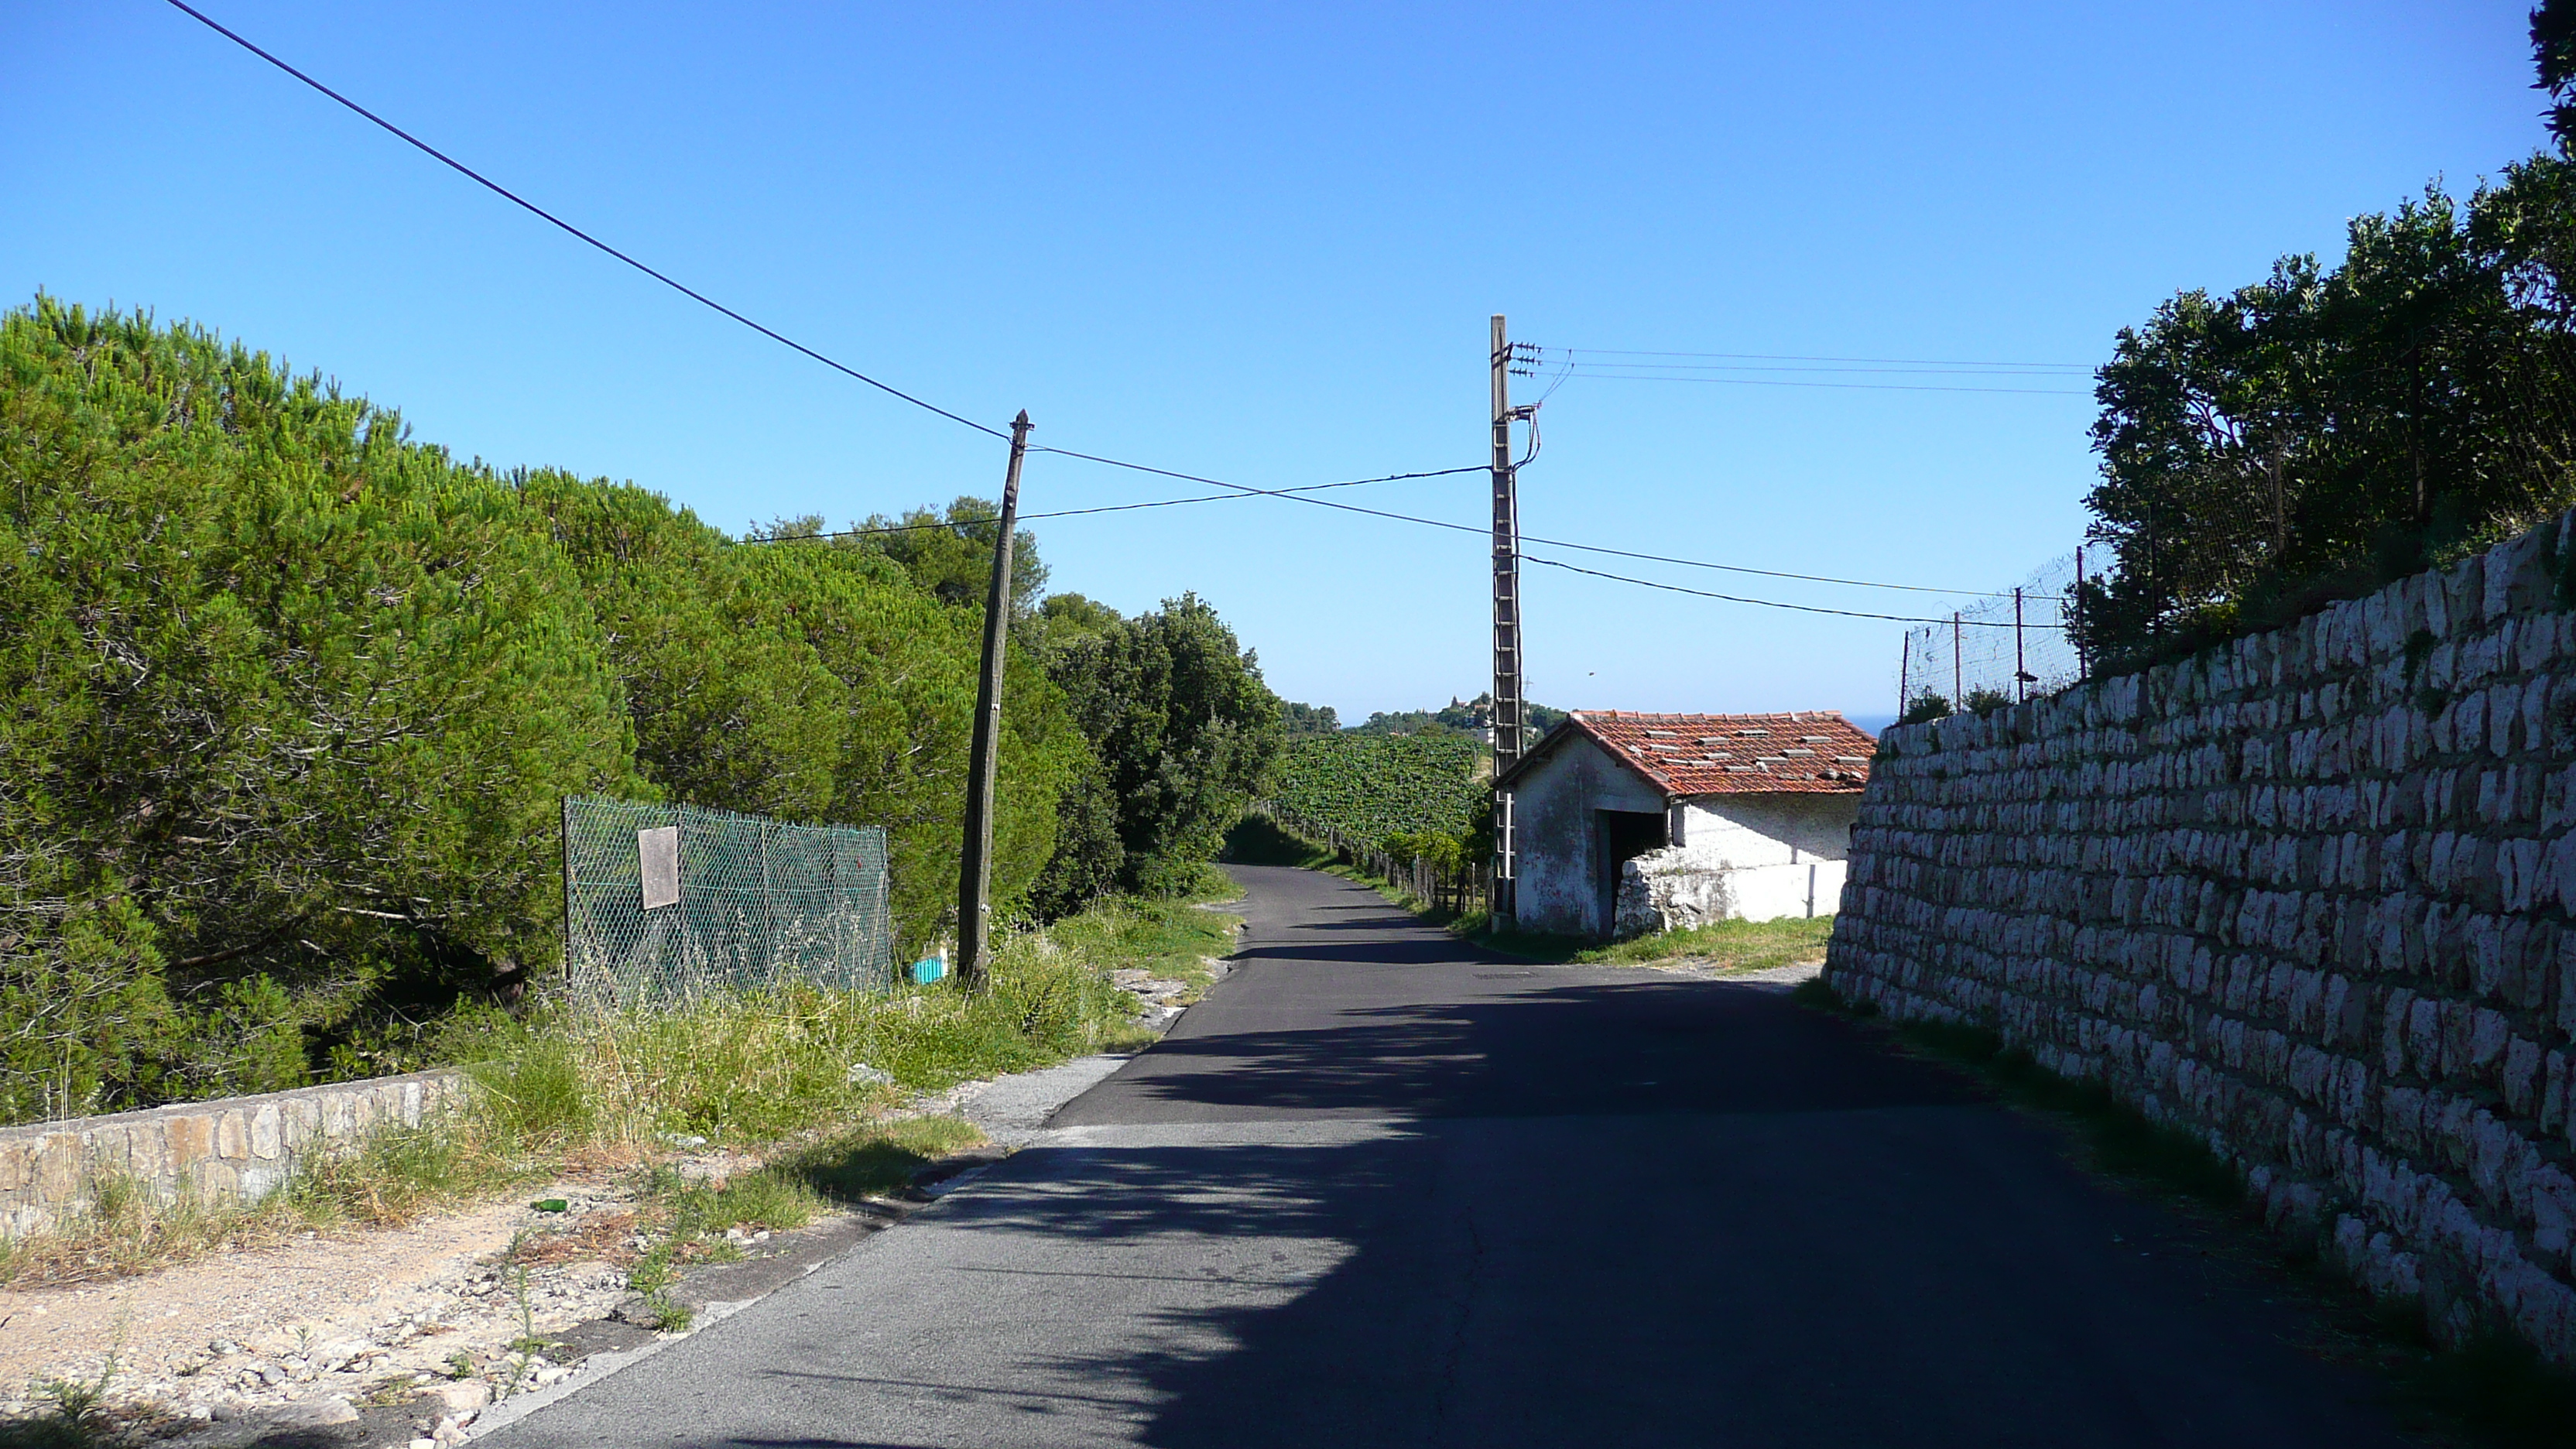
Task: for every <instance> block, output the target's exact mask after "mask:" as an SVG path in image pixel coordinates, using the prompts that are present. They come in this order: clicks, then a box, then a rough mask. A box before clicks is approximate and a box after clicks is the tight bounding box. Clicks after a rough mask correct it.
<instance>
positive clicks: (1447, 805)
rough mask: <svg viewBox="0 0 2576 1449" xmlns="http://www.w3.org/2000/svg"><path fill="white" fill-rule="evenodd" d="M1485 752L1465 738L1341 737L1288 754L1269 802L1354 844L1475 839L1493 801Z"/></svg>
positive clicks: (1305, 742) (1282, 758)
mask: <svg viewBox="0 0 2576 1449" xmlns="http://www.w3.org/2000/svg"><path fill="white" fill-rule="evenodd" d="M1484 753H1485V752H1484V747H1483V746H1481V745H1479V744H1477V743H1476V741H1475V740H1474V739H1472V738H1470V737H1468V736H1465V735H1458V734H1437V735H1367V734H1355V733H1354V734H1342V735H1338V736H1333V737H1330V738H1324V739H1309V740H1300V741H1298V742H1297V743H1295V744H1293V745H1291V746H1289V747H1288V749H1287V750H1285V751H1284V752H1282V754H1281V755H1280V758H1279V767H1278V770H1277V772H1276V774H1275V777H1274V780H1273V783H1272V786H1271V791H1270V794H1271V798H1272V799H1274V800H1277V801H1278V802H1279V803H1280V804H1281V805H1283V806H1285V807H1287V808H1288V809H1290V810H1294V811H1296V812H1297V813H1298V814H1300V815H1303V816H1305V817H1306V818H1308V819H1310V820H1313V821H1315V822H1316V823H1317V824H1320V825H1327V826H1330V827H1332V828H1334V829H1336V830H1340V831H1342V832H1344V833H1345V834H1347V835H1349V836H1350V837H1351V838H1353V839H1355V840H1363V841H1370V842H1379V841H1384V840H1386V839H1387V838H1388V837H1389V836H1394V835H1413V834H1418V833H1423V832H1429V833H1431V834H1436V835H1445V836H1454V837H1461V838H1464V837H1469V836H1472V835H1473V833H1474V832H1475V830H1476V828H1477V825H1478V822H1479V820H1480V819H1481V817H1482V814H1483V812H1484V810H1485V808H1486V801H1487V797H1488V794H1489V791H1488V789H1487V786H1486V784H1485V781H1484V780H1483V779H1482V778H1481V777H1480V775H1479V767H1480V765H1481V763H1482V761H1483V759H1484Z"/></svg>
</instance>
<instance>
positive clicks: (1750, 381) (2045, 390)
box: [174, 0, 2093, 397]
mask: <svg viewBox="0 0 2576 1449" xmlns="http://www.w3.org/2000/svg"><path fill="white" fill-rule="evenodd" d="M174 3H175V0H174ZM1573 375H1574V376H1576V377H1589V378H1597V379H1600V380H1601V381H1604V382H1715V383H1732V384H1734V385H1735V386H1737V387H1830V388H1851V389H1859V390H1863V391H1869V392H1993V393H2011V394H2015V395H2018V396H2021V397H2091V396H2093V390H2092V389H2090V388H2070V387H1945V386H1941V385H1939V384H1936V383H1919V382H1806V381H1799V380H1794V379H1790V378H1779V377H1675V376H1671V375H1669V374H1664V373H1627V372H1596V371H1593V370H1591V369H1588V368H1584V367H1579V366H1578V367H1576V368H1575V369H1574V370H1573ZM1917 375H1918V376H1944V377H1948V376H1958V375H1959V374H1955V373H1939V374H1917Z"/></svg>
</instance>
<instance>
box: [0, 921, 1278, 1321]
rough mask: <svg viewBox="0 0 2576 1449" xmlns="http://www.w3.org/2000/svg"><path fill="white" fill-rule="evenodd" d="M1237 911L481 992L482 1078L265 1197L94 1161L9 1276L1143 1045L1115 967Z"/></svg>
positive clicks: (452, 1031)
mask: <svg viewBox="0 0 2576 1449" xmlns="http://www.w3.org/2000/svg"><path fill="white" fill-rule="evenodd" d="M1203 884H1204V887H1205V889H1204V890H1202V892H1201V893H1200V894H1201V895H1202V896H1207V897H1215V896H1223V895H1229V894H1231V893H1232V891H1233V886H1232V883H1231V882H1230V881H1226V880H1224V879H1223V878H1222V877H1221V876H1215V875H1213V874H1212V875H1211V878H1210V879H1209V880H1207V881H1206V882H1204V883H1203ZM1233 924H1234V922H1233V919H1232V918H1230V917H1226V916H1223V915H1219V914H1217V913H1215V912H1212V911H1207V910H1202V909H1200V908H1199V907H1198V906H1196V905H1195V904H1193V903H1192V902H1191V901H1189V900H1180V899H1174V900H1128V899H1114V900H1107V901H1102V902H1100V903H1098V904H1096V905H1095V906H1093V907H1092V908H1091V909H1089V910H1086V911H1084V912H1082V913H1080V914H1078V915H1075V916H1072V917H1068V918H1066V919H1065V920H1062V921H1058V922H1056V923H1054V924H1053V925H1051V926H1049V927H1047V928H1046V929H1044V930H1039V931H1021V932H1015V933H1012V934H1009V935H1006V936H1005V937H1003V938H1002V939H1001V940H1000V941H999V942H997V944H996V949H995V952H994V960H993V969H992V972H991V976H990V983H989V985H988V987H987V988H986V989H985V990H983V991H980V992H975V993H968V992H965V991H963V990H961V989H959V988H958V987H957V986H956V984H955V983H954V982H953V981H943V982H938V983H934V984H932V985H929V986H910V985H906V986H903V987H900V988H897V989H895V990H892V991H830V990H822V989H818V988H813V987H803V986H795V987H781V988H777V989H773V990H767V991H759V992H752V993H743V994H731V995H718V996H709V997H705V998H702V999H700V1000H698V1001H695V1002H690V1003H686V1004H684V1005H681V1006H679V1007H676V1008H674V1009H670V1010H659V1011H647V1010H629V1011H597V1010H574V1009H571V1008H569V1007H566V1006H560V1005H558V1006H555V1007H551V1008H541V1009H539V1010H538V1011H536V1012H535V1013H533V1014H532V1015H530V1016H529V1017H527V1018H526V1019H513V1018H511V1017H509V1016H507V1015H505V1014H503V1013H500V1012H498V1011H484V1012H476V1013H470V1014H468V1015H467V1016H464V1017H461V1018H459V1019H457V1020H456V1021H454V1022H452V1023H450V1025H449V1027H448V1029H447V1034H446V1035H445V1036H444V1037H443V1038H442V1039H441V1051H442V1053H443V1055H444V1056H445V1057H446V1058H447V1059H448V1060H452V1061H460V1062H466V1063H470V1065H469V1066H467V1068H466V1070H467V1071H468V1073H469V1074H470V1075H471V1077H472V1078H473V1081H474V1083H475V1090H474V1091H473V1092H472V1093H471V1094H470V1096H469V1099H468V1101H467V1103H466V1105H465V1106H464V1107H463V1108H462V1109H461V1110H459V1111H457V1112H455V1113H453V1114H450V1115H449V1116H447V1117H445V1118H442V1119H439V1120H435V1121H432V1122H429V1123H425V1124H423V1125H420V1126H417V1127H404V1128H392V1129H386V1130H381V1131H379V1132H378V1133H376V1134H375V1135H374V1136H373V1137H371V1138H370V1139H369V1140H368V1141H367V1142H366V1144H365V1145H364V1146H363V1147H362V1148H361V1149H359V1150H358V1151H356V1152H353V1153H350V1154H348V1155H345V1156H341V1157H337V1158H327V1159H312V1160H308V1161H307V1162H305V1163H304V1164H302V1165H301V1166H300V1167H299V1168H298V1169H297V1171H296V1172H295V1173H294V1174H293V1176H292V1177H290V1179H289V1180H288V1182H287V1183H286V1184H285V1185H284V1186H282V1187H281V1188H280V1189H279V1190H278V1191H276V1192H274V1193H271V1194H270V1195H269V1196H268V1197H267V1198H266V1199H264V1200H263V1201H261V1202H259V1203H257V1204H255V1205H248V1206H227V1207H222V1208H214V1207H209V1206H207V1205H205V1204H202V1203H200V1202H199V1201H198V1200H197V1199H196V1198H195V1197H194V1196H193V1195H191V1194H187V1193H181V1194H178V1195H176V1196H171V1197H162V1196H159V1195H156V1194H155V1193H153V1192H152V1191H151V1190H149V1189H148V1188H147V1187H145V1186H143V1185H140V1184H137V1183H133V1182H130V1181H126V1180H123V1179H111V1180H108V1181H105V1182H102V1183H101V1184H100V1185H99V1187H98V1190H97V1193H96V1205H95V1206H94V1207H93V1208H92V1210H91V1211H90V1212H89V1213H88V1214H86V1215H85V1216H84V1217H83V1218H82V1219H81V1220H79V1221H76V1222H72V1223H69V1224H66V1225H65V1226H64V1227H62V1228H61V1229H59V1230H57V1231H54V1232H50V1233H47V1234H44V1235H41V1236H33V1237H28V1238H25V1239H17V1240H12V1239H8V1238H5V1237H0V1284H9V1285H13V1286H29V1285H34V1284H41V1283H62V1282H87V1281H96V1280H100V1279H105V1278H112V1277H118V1276H122V1275H126V1274H131V1273H137V1272H142V1271H145V1270H147V1269H150V1268H153V1267H158V1266H161V1265H163V1264H166V1263H169V1262H173V1261H177V1260H180V1259H184V1258H188V1257H193V1256H196V1255H199V1254H202V1253H205V1252H209V1251H215V1250H219V1249H222V1248H226V1247H239V1246H249V1245H253V1244H259V1243H267V1242H276V1241H280V1240H282V1239H284V1238H286V1237H289V1236H291V1235H292V1234H294V1233H296V1232H302V1231H333V1230H340V1229H348V1228H362V1227H375V1226H388V1225H399V1224H404V1223H409V1222H412V1221H415V1220H417V1219H418V1218H419V1217H421V1216H422V1215H424V1214H426V1213H428V1212H431V1211H435V1210H437V1209H439V1208H441V1207H444V1206H447V1205H451V1204H455V1203H459V1202H466V1201H473V1200H477V1199H481V1198H485V1197H488V1196H491V1195H492V1194H494V1193H496V1192H499V1191H502V1190H504V1189H507V1188H509V1187H511V1186H512V1185H514V1184H516V1183H520V1182H523V1181H526V1180H528V1179H529V1178H531V1177H540V1176H543V1175H545V1174H547V1173H551V1172H553V1171H555V1170H556V1169H557V1168H558V1167H559V1166H560V1165H561V1164H562V1163H563V1161H564V1160H565V1159H566V1158H567V1157H572V1156H575V1155H579V1156H581V1157H583V1158H585V1159H586V1160H588V1161H589V1162H591V1163H592V1164H594V1165H606V1164H615V1163H619V1162H624V1163H630V1164H631V1163H636V1162H642V1161H650V1160H652V1159H653V1158H655V1157H657V1156H660V1155H662V1154H664V1153H665V1152H666V1151H667V1148H666V1147H665V1146H664V1141H665V1139H666V1137H667V1136H669V1135H673V1134H678V1135H687V1136H698V1137H706V1138H710V1139H713V1140H716V1141H720V1142H724V1143H727V1144H734V1145H762V1146H765V1145H768V1144H775V1143H795V1142H800V1141H809V1140H812V1139H814V1138H816V1137H819V1136H821V1135H823V1134H827V1133H835V1132H842V1131H845V1130H846V1129H847V1128H848V1126H849V1124H851V1123H853V1122H865V1121H867V1120H869V1119H871V1118H874V1117H878V1116H880V1115H881V1114H883V1113H884V1112H885V1111H886V1110H887V1109H888V1108H890V1107H892V1106H893V1105H894V1104H895V1103H896V1102H897V1101H899V1100H900V1099H901V1098H902V1096H903V1095H904V1093H905V1092H907V1091H937V1090H940V1089H943V1088H946V1087H949V1086H953V1085H955V1084H956V1083H958V1082H961V1081H966V1080H969V1079H972V1078H977V1077H986V1076H997V1075H1001V1074H1004V1073H1008V1072H1016V1071H1025V1070H1029V1069H1032V1068H1036V1067H1043V1066H1050V1065H1053V1064H1054V1063H1056V1062H1059V1061H1062V1060H1064V1059H1065V1058H1066V1057H1069V1056H1075V1055H1079V1054H1082V1053H1085V1052H1094V1051H1103V1050H1132V1049H1135V1048H1138V1047H1141V1046H1143V1045H1145V1044H1147V1043H1148V1042H1150V1041H1151V1040H1152V1039H1153V1037H1152V1033H1151V1032H1149V1031H1145V1030H1143V1029H1141V1028H1139V1027H1138V1026H1136V1025H1135V1024H1134V1022H1133V1020H1132V1016H1133V1012H1134V1006H1135V1003H1134V999H1133V998H1132V997H1130V996H1128V995H1127V994H1126V993H1125V992H1122V991H1120V990H1118V989H1117V988H1116V987H1114V986H1112V985H1111V984H1110V983H1109V980H1108V973H1109V971H1110V970H1112V969H1114V968H1117V967H1123V966H1135V967H1141V968H1143V969H1145V970H1148V971H1150V972H1152V973H1153V974H1155V975H1157V976H1164V977H1178V978H1181V979H1184V980H1193V981H1198V982H1204V981H1205V980H1206V979H1207V973H1206V972H1205V969H1204V966H1203V964H1202V963H1203V960H1204V958H1206V957H1208V956H1213V955H1222V954H1224V953H1226V952H1228V951H1230V950H1232V948H1233V946H1232V942H1233V936H1232V926H1233ZM888 1140H889V1141H894V1140H897V1139H892V1138H890V1139H888ZM924 1142H926V1139H925V1140H923V1141H915V1142H913V1143H912V1144H911V1146H910V1147H907V1148H905V1149H903V1150H913V1149H914V1148H918V1147H920V1146H922V1145H924ZM862 1146H864V1144H862ZM851 1150H852V1151H853V1152H858V1151H859V1148H856V1147H854V1148H852V1149H851ZM871 1150H878V1151H894V1150H896V1149H892V1148H879V1149H871ZM860 1155H861V1156H862V1157H864V1156H865V1155H866V1154H865V1153H864V1152H862V1153H860ZM916 1165H917V1164H916ZM854 1170H855V1169H854ZM806 1171H807V1169H805V1168H799V1169H797V1171H795V1172H787V1173H781V1174H772V1175H769V1176H766V1177H762V1176H760V1175H757V1174H755V1175H753V1176H751V1177H747V1178H745V1179H742V1180H739V1181H738V1182H737V1183H736V1184H733V1185H731V1186H730V1187H729V1189H728V1191H729V1192H730V1194H731V1197H730V1199H729V1203H730V1206H727V1207H723V1208H714V1207H711V1208H710V1209H709V1212H710V1213H716V1214H721V1213H722V1212H727V1211H730V1212H733V1213H734V1214H735V1216H734V1217H733V1218H732V1219H731V1220H732V1221H737V1222H742V1221H748V1222H757V1223H761V1224H763V1225H766V1226H772V1227H788V1226H794V1225H796V1224H799V1223H802V1222H805V1221H808V1220H810V1219H811V1217H812V1215H813V1213H814V1212H815V1211H816V1210H817V1209H818V1208H819V1207H820V1205H821V1203H822V1200H823V1197H822V1195H818V1194H824V1195H828V1194H829V1193H831V1192H836V1191H839V1189H837V1188H832V1187H828V1186H820V1187H818V1186H817V1184H818V1183H828V1182H830V1181H831V1180H832V1174H831V1173H829V1172H825V1171H823V1170H822V1169H819V1168H818V1169H813V1171H814V1173H815V1174H816V1176H815V1177H814V1178H813V1180H810V1181H809V1180H808V1178H807V1177H805V1176H801V1175H799V1174H801V1173H804V1172H806ZM861 1175H862V1176H864V1175H865V1174H864V1173H861ZM869 1190H882V1189H881V1188H875V1189H869Z"/></svg>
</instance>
